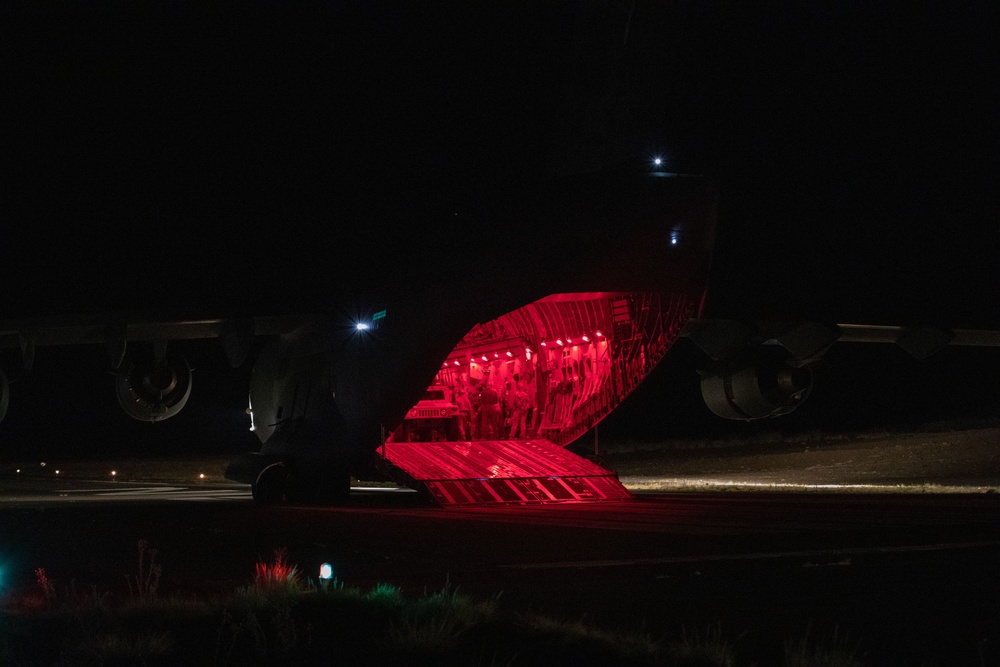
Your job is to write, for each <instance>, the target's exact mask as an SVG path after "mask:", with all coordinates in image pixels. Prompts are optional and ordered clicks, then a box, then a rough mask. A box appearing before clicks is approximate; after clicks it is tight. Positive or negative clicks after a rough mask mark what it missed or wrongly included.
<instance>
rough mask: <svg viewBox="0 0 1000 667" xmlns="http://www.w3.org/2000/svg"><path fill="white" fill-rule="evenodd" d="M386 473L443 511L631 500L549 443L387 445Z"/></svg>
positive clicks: (603, 474)
mask: <svg viewBox="0 0 1000 667" xmlns="http://www.w3.org/2000/svg"><path fill="white" fill-rule="evenodd" d="M380 453H381V454H382V462H383V464H384V465H385V467H386V468H387V470H386V472H387V473H389V474H390V476H392V477H393V478H395V479H396V480H397V481H399V482H400V483H403V484H406V485H407V486H411V487H414V488H424V489H426V490H427V491H428V492H429V493H430V494H431V496H432V497H433V498H434V500H436V501H437V502H438V503H439V504H441V505H443V506H469V505H525V504H547V503H579V502H594V501H607V500H627V499H629V498H631V497H632V494H631V493H630V492H629V491H628V489H626V488H625V487H624V486H622V484H621V482H619V481H618V478H617V476H616V475H615V474H614V473H613V472H611V471H609V470H606V469H604V468H602V467H600V466H599V465H597V464H596V463H593V462H592V461H589V460H587V459H585V458H583V457H582V456H578V455H576V454H573V453H572V452H569V451H567V450H566V449H565V448H563V447H561V446H559V445H557V444H555V443H553V442H550V441H548V440H545V439H544V438H536V439H531V440H475V441H471V442H469V441H467V442H389V443H386V444H385V446H384V447H383V448H382V449H381V450H380Z"/></svg>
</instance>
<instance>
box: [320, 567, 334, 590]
mask: <svg viewBox="0 0 1000 667" xmlns="http://www.w3.org/2000/svg"><path fill="white" fill-rule="evenodd" d="M331 579H333V566H332V565H330V564H329V563H323V564H322V565H320V566H319V585H320V587H321V588H322V589H323V590H324V591H325V590H326V588H327V586H329V585H330V580H331Z"/></svg>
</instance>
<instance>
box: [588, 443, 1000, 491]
mask: <svg viewBox="0 0 1000 667" xmlns="http://www.w3.org/2000/svg"><path fill="white" fill-rule="evenodd" d="M602 458H603V460H604V462H605V463H606V464H608V465H609V466H610V467H612V468H613V469H614V470H616V471H617V472H618V474H619V476H620V478H621V480H622V481H623V482H624V483H625V485H626V486H628V487H630V488H633V489H636V490H659V489H663V490H678V489H689V488H690V489H694V488H734V489H742V488H763V489H766V488H775V489H779V490H780V489H787V488H788V487H794V488H799V487H801V488H802V489H803V490H808V489H810V488H815V489H817V490H823V491H836V490H838V489H841V488H842V489H844V490H857V489H858V488H862V489H865V490H871V491H878V490H885V491H908V492H924V491H946V492H962V491H966V492H977V491H978V492H996V491H1000V428H997V427H990V428H972V429H963V430H941V431H938V430H928V431H927V432H921V433H894V434H890V433H863V434H854V435H837V436H832V435H823V434H814V435H811V436H792V437H781V436H777V435H774V436H769V437H762V438H756V439H754V440H751V441H747V442H743V443H741V442H737V441H720V442H701V443H695V442H679V443H663V444H660V445H650V444H637V445H612V446H609V447H608V448H607V449H606V450H605V451H604V452H602Z"/></svg>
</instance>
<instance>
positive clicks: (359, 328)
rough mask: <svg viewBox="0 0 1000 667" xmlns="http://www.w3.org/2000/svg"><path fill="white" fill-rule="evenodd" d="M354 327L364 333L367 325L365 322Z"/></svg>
mask: <svg viewBox="0 0 1000 667" xmlns="http://www.w3.org/2000/svg"><path fill="white" fill-rule="evenodd" d="M354 326H355V327H356V328H357V330H358V331H365V330H367V329H368V323H367V322H358V323H357V324H356V325H354Z"/></svg>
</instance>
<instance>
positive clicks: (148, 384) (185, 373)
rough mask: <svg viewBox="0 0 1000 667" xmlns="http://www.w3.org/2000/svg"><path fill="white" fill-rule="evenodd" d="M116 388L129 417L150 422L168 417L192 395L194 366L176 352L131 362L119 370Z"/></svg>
mask: <svg viewBox="0 0 1000 667" xmlns="http://www.w3.org/2000/svg"><path fill="white" fill-rule="evenodd" d="M115 390H116V393H117V395H118V403H120V404H121V406H122V409H123V410H125V412H126V414H128V416H129V417H132V418H133V419H138V420H140V421H147V422H155V421H160V420H161V419H168V418H170V417H173V416H174V415H176V414H177V413H178V412H180V411H181V409H182V408H183V407H184V405H185V404H186V403H187V400H188V397H190V396H191V367H190V366H189V365H188V363H187V360H185V359H184V357H182V356H181V355H180V354H177V353H175V352H173V351H171V352H168V353H167V354H165V355H164V357H163V359H161V360H158V361H157V360H152V359H150V360H148V361H147V360H141V361H132V362H131V363H127V364H126V365H124V366H123V367H122V369H121V370H119V371H118V373H117V376H116V378H115Z"/></svg>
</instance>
